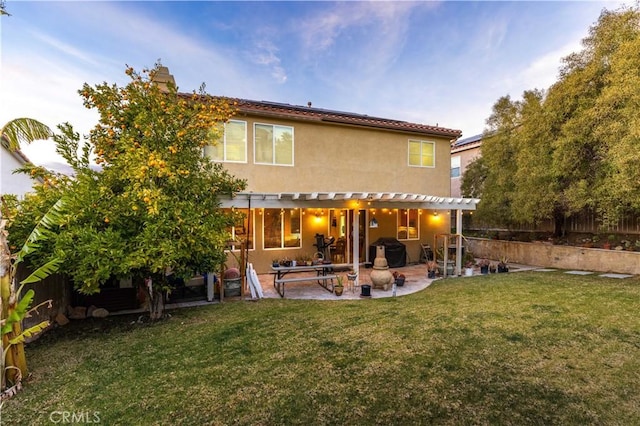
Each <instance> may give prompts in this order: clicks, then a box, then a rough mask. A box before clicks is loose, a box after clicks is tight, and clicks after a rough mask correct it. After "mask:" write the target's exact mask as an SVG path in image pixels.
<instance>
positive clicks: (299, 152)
mask: <svg viewBox="0 0 640 426" xmlns="http://www.w3.org/2000/svg"><path fill="white" fill-rule="evenodd" d="M234 119H236V120H242V121H246V123H247V162H246V163H231V162H225V163H224V166H225V168H226V169H227V170H228V171H229V172H230V173H231V174H233V175H235V176H236V177H239V178H244V179H246V180H247V183H248V185H247V191H253V192H257V193H260V192H268V193H274V192H313V191H318V192H333V191H335V192H351V191H353V192H402V193H419V194H428V195H435V196H442V197H448V196H450V193H449V191H450V141H449V140H448V139H447V138H434V137H424V136H417V135H415V134H412V133H404V132H393V131H387V130H382V129H379V130H376V129H367V128H364V127H355V126H347V125H335V124H330V123H317V122H310V121H291V120H285V119H280V118H274V117H259V116H246V115H242V116H237V117H234ZM254 123H260V124H276V125H286V126H292V127H293V128H294V166H292V167H291V166H272V165H263V164H254V161H253V158H254V153H253V137H254V135H253V125H254ZM409 139H418V140H425V141H433V142H435V144H436V145H435V146H436V156H435V163H436V166H435V167H433V168H422V167H409V166H408V164H407V163H408V140H409ZM352 203H353V202H348V203H346V204H345V205H344V206H338V205H336V204H335V203H332V204H331V205H327V206H325V208H324V209H322V210H323V216H322V217H321V218H320V219H317V218H316V216H315V210H316V209H305V214H304V215H303V216H302V230H301V231H302V232H301V234H302V238H301V242H302V248H299V249H298V248H282V249H263V248H262V247H263V234H262V216H261V215H260V209H256V210H255V221H254V227H253V228H254V230H255V234H254V235H255V243H256V244H255V247H256V249H254V250H250V252H249V261H250V262H251V263H253V265H254V267H255V268H256V270H257V272H258V273H265V272H268V271H269V269H270V265H271V262H272V260H274V259H282V258H284V257H288V258H290V259H295V258H296V257H297V256H299V255H300V254H313V253H315V252H316V251H317V249H316V247H315V246H314V245H313V244H314V243H315V238H314V236H315V234H316V233H319V234H324V235H325V236H329V235H332V234H334V233H335V230H332V229H331V226H330V224H329V216H328V211H329V209H330V208H331V207H335V208H349V209H353V208H358V207H354V206H353V205H351V204H352ZM245 207H246V206H245ZM359 208H360V209H363V211H366V223H367V224H368V223H369V220H370V218H371V217H370V215H373V210H372V208H371V207H370V206H368V205H360V207H359ZM375 212H376V213H375V214H376V218H377V219H378V227H377V228H369V226H368V225H367V228H366V231H365V240H364V241H363V250H364V252H365V253H366V252H368V247H369V244H371V243H372V242H374V241H375V240H377V239H378V238H379V237H396V224H397V215H396V211H395V210H393V209H392V210H391V214H389V210H387V211H384V212H383V211H382V208H380V207H378V208H376V210H375ZM440 213H441V214H439V215H438V217H435V216H434V215H433V212H432V211H429V210H424V211H423V213H422V215H421V216H420V239H419V240H403V241H402V242H403V243H404V244H406V246H407V254H408V261H410V262H417V261H418V259H419V254H420V243H429V244H432V243H433V236H434V234H436V233H444V232H448V230H449V226H450V225H449V215H448V213H447V212H440ZM365 257H366V255H365V254H363V255H362V256H361V259H363V260H364V259H365ZM369 260H370V261H371V260H372V259H369ZM230 263H233V260H230Z"/></svg>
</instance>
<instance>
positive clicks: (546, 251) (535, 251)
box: [467, 238, 640, 274]
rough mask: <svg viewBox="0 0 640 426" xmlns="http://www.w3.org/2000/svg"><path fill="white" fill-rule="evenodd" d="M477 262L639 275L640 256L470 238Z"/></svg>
mask: <svg viewBox="0 0 640 426" xmlns="http://www.w3.org/2000/svg"><path fill="white" fill-rule="evenodd" d="M467 241H468V247H469V249H470V250H471V252H472V253H473V254H474V256H475V257H477V258H487V259H491V260H498V259H499V258H500V257H502V256H506V257H507V258H508V259H509V262H512V263H520V264H524V265H531V266H540V267H545V268H559V269H570V270H584V271H594V272H615V273H623V274H640V252H637V251H625V250H604V249H598V248H586V247H574V246H559V245H558V246H556V245H552V244H548V243H542V242H539V243H538V242H533V243H524V242H519V241H502V240H490V239H486V238H467Z"/></svg>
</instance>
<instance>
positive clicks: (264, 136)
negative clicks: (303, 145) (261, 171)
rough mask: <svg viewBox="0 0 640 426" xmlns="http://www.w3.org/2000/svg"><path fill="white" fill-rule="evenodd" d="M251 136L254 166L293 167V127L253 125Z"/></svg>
mask: <svg viewBox="0 0 640 426" xmlns="http://www.w3.org/2000/svg"><path fill="white" fill-rule="evenodd" d="M253 134H254V147H255V148H254V152H255V154H254V155H255V159H254V161H255V163H256V164H275V165H279V166H293V127H289V126H278V125H275V124H255V128H254V132H253Z"/></svg>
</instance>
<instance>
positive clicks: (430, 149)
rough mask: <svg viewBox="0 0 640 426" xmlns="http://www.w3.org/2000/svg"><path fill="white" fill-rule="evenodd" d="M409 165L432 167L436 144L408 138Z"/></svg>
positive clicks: (434, 161) (434, 163) (434, 160)
mask: <svg viewBox="0 0 640 426" xmlns="http://www.w3.org/2000/svg"><path fill="white" fill-rule="evenodd" d="M409 165H410V166H416V167H434V166H435V165H436V144H435V143H434V142H429V141H420V140H416V139H409Z"/></svg>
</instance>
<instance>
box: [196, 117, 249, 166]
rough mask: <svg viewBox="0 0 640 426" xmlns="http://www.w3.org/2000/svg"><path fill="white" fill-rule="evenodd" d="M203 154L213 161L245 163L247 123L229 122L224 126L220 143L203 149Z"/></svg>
mask: <svg viewBox="0 0 640 426" xmlns="http://www.w3.org/2000/svg"><path fill="white" fill-rule="evenodd" d="M204 153H205V155H208V156H209V157H210V158H211V159H212V160H213V161H227V162H236V163H246V162H247V123H246V122H244V121H238V120H229V121H228V122H227V123H226V124H225V125H224V137H223V138H222V142H221V143H218V144H216V145H207V146H206V147H205V148H204Z"/></svg>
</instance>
